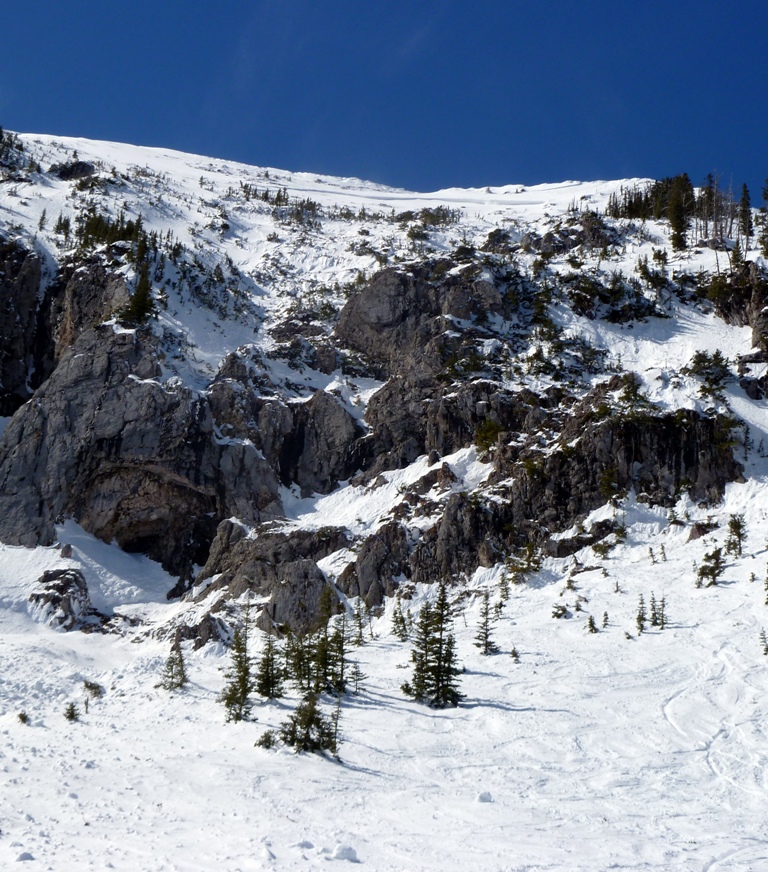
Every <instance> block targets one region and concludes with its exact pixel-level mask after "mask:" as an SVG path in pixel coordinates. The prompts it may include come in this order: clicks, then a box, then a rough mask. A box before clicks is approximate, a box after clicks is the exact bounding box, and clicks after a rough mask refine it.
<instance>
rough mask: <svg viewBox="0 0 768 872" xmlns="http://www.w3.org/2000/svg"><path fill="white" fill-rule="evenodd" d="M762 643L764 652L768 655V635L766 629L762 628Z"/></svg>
mask: <svg viewBox="0 0 768 872" xmlns="http://www.w3.org/2000/svg"><path fill="white" fill-rule="evenodd" d="M760 644H761V645H762V646H763V654H765V656H766V657H768V636H766V634H765V630H760Z"/></svg>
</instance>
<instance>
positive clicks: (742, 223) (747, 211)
mask: <svg viewBox="0 0 768 872" xmlns="http://www.w3.org/2000/svg"><path fill="white" fill-rule="evenodd" d="M752 229H753V228H752V207H751V204H750V201H749V188H748V187H747V186H746V185H742V186H741V200H739V232H740V233H741V235H742V236H743V237H744V252H745V254H746V252H748V251H749V237H750V236H751V235H752Z"/></svg>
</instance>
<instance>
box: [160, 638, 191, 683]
mask: <svg viewBox="0 0 768 872" xmlns="http://www.w3.org/2000/svg"><path fill="white" fill-rule="evenodd" d="M188 682H189V678H188V677H187V667H186V664H185V663H184V652H183V651H182V650H181V646H180V645H175V646H174V647H173V648H171V653H170V654H169V655H168V659H167V660H166V661H165V668H164V669H163V677H162V679H161V680H160V686H161V687H162V688H163V689H164V690H181V689H182V688H183V687H184V685H185V684H187V683H188Z"/></svg>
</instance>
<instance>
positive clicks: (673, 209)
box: [667, 173, 694, 251]
mask: <svg viewBox="0 0 768 872" xmlns="http://www.w3.org/2000/svg"><path fill="white" fill-rule="evenodd" d="M693 202H694V199H693V186H692V185H691V180H690V179H689V178H688V176H687V174H686V173H683V174H682V175H680V176H675V178H674V179H672V183H671V187H670V188H669V199H668V203H667V220H668V221H669V226H670V229H671V231H672V233H671V236H670V241H671V243H672V248H674V249H675V250H676V251H681V250H682V249H684V248H686V245H687V243H686V239H685V235H686V232H687V230H688V221H689V217H690V214H691V207H692V205H693Z"/></svg>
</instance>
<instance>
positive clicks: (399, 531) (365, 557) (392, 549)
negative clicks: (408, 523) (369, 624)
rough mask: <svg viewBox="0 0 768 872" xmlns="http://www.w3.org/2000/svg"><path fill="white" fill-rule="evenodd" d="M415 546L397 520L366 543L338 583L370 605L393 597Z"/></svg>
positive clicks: (345, 590)
mask: <svg viewBox="0 0 768 872" xmlns="http://www.w3.org/2000/svg"><path fill="white" fill-rule="evenodd" d="M410 551H411V547H410V544H409V537H408V534H407V532H406V530H405V528H404V527H403V526H402V525H401V524H398V523H397V522H395V521H392V522H391V523H389V524H385V525H384V526H383V527H381V528H380V529H379V530H378V531H377V532H376V533H375V534H374V535H373V536H369V537H368V538H367V539H366V540H365V541H364V542H363V544H362V546H361V548H360V550H359V551H358V554H357V559H356V560H355V562H354V563H351V564H349V565H348V566H347V568H346V569H345V570H344V571H343V572H342V573H341V575H340V576H339V578H338V581H337V584H338V586H339V589H340V590H341V591H343V592H344V593H345V594H346V595H347V596H350V597H356V596H359V597H362V598H363V600H364V601H365V603H366V604H367V605H369V606H378V605H381V603H382V601H383V598H384V597H385V596H393V594H394V593H395V591H396V590H397V587H398V578H397V577H398V576H399V575H401V574H402V573H403V571H404V570H405V569H406V567H407V559H408V556H409V554H410Z"/></svg>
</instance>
